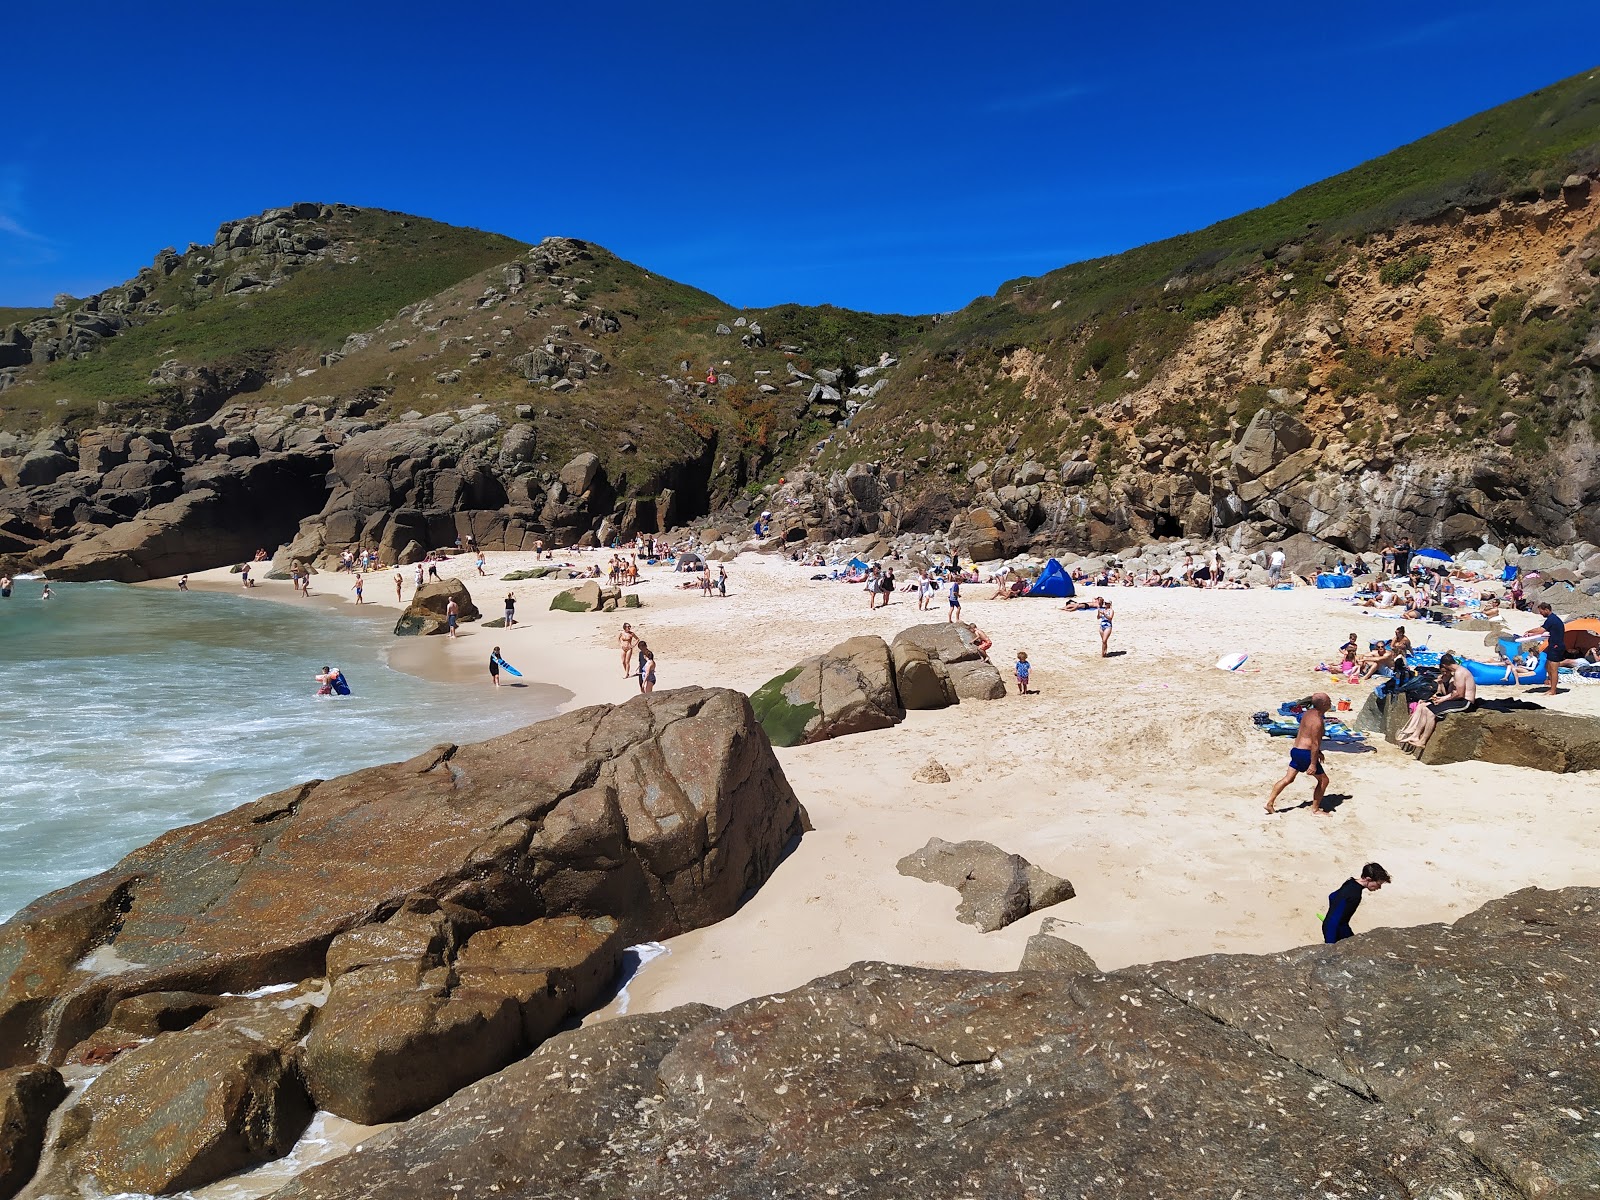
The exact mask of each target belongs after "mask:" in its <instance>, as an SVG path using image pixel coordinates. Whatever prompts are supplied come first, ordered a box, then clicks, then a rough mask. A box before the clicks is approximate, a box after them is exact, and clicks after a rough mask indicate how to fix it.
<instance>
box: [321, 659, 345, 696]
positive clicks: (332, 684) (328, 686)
mask: <svg viewBox="0 0 1600 1200" xmlns="http://www.w3.org/2000/svg"><path fill="white" fill-rule="evenodd" d="M317 682H318V683H319V684H321V685H322V686H321V687H319V688H318V689H317V695H319V696H348V695H349V694H350V683H349V681H348V680H346V679H345V677H344V672H343V671H341V670H339V668H338V667H327V666H325V667H323V668H322V670H321V671H320V672H319V673H318V674H317Z"/></svg>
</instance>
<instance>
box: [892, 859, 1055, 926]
mask: <svg viewBox="0 0 1600 1200" xmlns="http://www.w3.org/2000/svg"><path fill="white" fill-rule="evenodd" d="M895 869H896V870H898V871H899V872H900V874H902V875H909V876H911V877H912V878H914V879H925V880H927V881H928V882H929V883H942V884H946V885H947V886H949V887H953V888H955V889H956V890H957V891H958V892H960V893H961V903H960V904H959V905H958V906H957V908H956V918H957V919H958V920H961V921H965V922H966V923H967V924H968V925H976V926H977V927H978V928H979V929H981V930H983V931H984V932H985V933H993V932H994V931H995V930H996V929H1004V928H1005V927H1006V926H1007V925H1009V924H1011V922H1013V921H1015V920H1017V919H1018V918H1020V917H1025V916H1027V915H1028V914H1029V913H1031V912H1037V911H1038V910H1039V909H1041V908H1049V907H1050V906H1051V905H1052V904H1060V903H1061V902H1062V901H1063V900H1070V899H1072V897H1073V896H1075V895H1077V893H1076V892H1075V891H1073V888H1072V885H1071V884H1070V883H1068V882H1067V881H1066V880H1065V879H1058V878H1057V877H1056V876H1054V875H1052V874H1050V872H1048V871H1046V870H1043V869H1041V868H1039V867H1036V866H1034V865H1033V864H1032V863H1030V862H1029V861H1028V860H1027V859H1025V858H1023V857H1022V856H1021V855H1020V854H1007V853H1006V852H1005V851H1004V850H1000V849H998V848H996V847H994V846H991V845H990V844H989V843H988V842H976V841H969V842H947V841H945V840H943V839H942V838H929V839H928V844H927V845H926V846H924V847H923V848H922V849H921V850H918V851H917V852H916V853H915V854H908V855H906V856H905V857H904V858H902V859H901V860H900V861H899V862H898V863H896V864H895Z"/></svg>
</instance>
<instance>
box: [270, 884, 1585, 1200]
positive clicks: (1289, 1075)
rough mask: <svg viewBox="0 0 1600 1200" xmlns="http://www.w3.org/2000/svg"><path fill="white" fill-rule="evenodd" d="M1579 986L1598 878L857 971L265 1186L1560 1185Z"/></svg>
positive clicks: (696, 1021) (303, 1189) (563, 1039)
mask: <svg viewBox="0 0 1600 1200" xmlns="http://www.w3.org/2000/svg"><path fill="white" fill-rule="evenodd" d="M1597 986H1600V890H1596V889H1589V888H1572V889H1568V890H1566V891H1561V892H1542V891H1537V890H1534V889H1529V890H1527V891H1524V892H1519V893H1516V894H1515V895H1513V896H1509V897H1507V898H1505V899H1504V900H1500V901H1495V902H1494V903H1491V904H1489V905H1487V906H1485V907H1484V908H1482V909H1480V910H1479V911H1478V912H1476V913H1473V914H1471V915H1469V916H1467V917H1464V918H1462V919H1461V920H1460V921H1458V922H1456V924H1455V925H1453V926H1447V925H1431V926H1424V927H1422V928H1419V929H1386V930H1378V931H1374V932H1367V933H1363V934H1361V935H1360V936H1359V937H1357V938H1355V939H1353V940H1351V941H1347V942H1343V943H1341V944H1339V945H1337V946H1322V945H1316V946H1307V947H1304V948H1302V949H1298V950H1291V951H1288V952H1285V953H1282V954H1274V955H1263V956H1250V955H1226V956H1225V955H1216V956H1211V957H1206V958H1199V959H1190V960H1186V961H1183V962H1175V963H1161V964H1157V965H1154V966H1148V967H1130V968H1128V969H1126V970H1123V971H1116V972H1112V973H1110V974H1106V975H1099V974H1096V973H1093V972H1028V973H1022V974H1007V973H999V974H991V973H984V972H960V971H935V970H928V969H923V968H914V967H903V966H887V965H883V964H877V963H862V964H857V965H855V966H853V967H850V968H848V969H847V970H844V971H841V972H838V973H837V974H834V975H830V976H827V977H825V978H822V979H818V980H815V981H813V982H812V983H809V984H807V985H805V986H804V987H801V988H799V989H796V990H795V991H792V992H789V993H787V994H785V995H781V996H768V997H762V998H760V999H756V1000H752V1001H750V1002H748V1003H745V1004H741V1005H739V1006H737V1007H735V1008H732V1009H730V1010H728V1011H726V1012H721V1013H718V1012H715V1011H714V1010H707V1009H703V1008H696V1007H691V1008H683V1009H676V1010H673V1011H671V1012H667V1013H659V1014H651V1015H641V1016H630V1017H623V1018H621V1019H619V1020H617V1021H613V1022H609V1023H606V1024H601V1025H596V1026H590V1027H588V1028H584V1029H579V1030H575V1031H573V1032H570V1033H565V1034H561V1035H559V1036H557V1037H556V1038H554V1039H552V1040H551V1041H549V1042H547V1043H546V1044H545V1045H544V1046H543V1047H542V1048H541V1049H540V1050H539V1051H537V1052H536V1053H535V1054H534V1055H533V1056H532V1057H530V1058H528V1059H526V1060H525V1061H523V1062H520V1063H518V1064H516V1065H514V1066H512V1067H510V1068H508V1069H507V1070H506V1071H503V1072H501V1073H500V1074H498V1075H495V1076H491V1077H490V1078H488V1079H485V1080H482V1081H480V1082H479V1083H477V1084H474V1085H473V1086H472V1087H471V1088H468V1089H466V1090H465V1091H463V1092H461V1093H459V1094H458V1095H456V1096H454V1097H452V1098H451V1099H450V1100H448V1101H447V1102H445V1103H444V1104H443V1105H441V1106H439V1107H438V1108H436V1109H434V1110H433V1111H431V1112H428V1113H425V1114H423V1115H422V1116H419V1117H417V1118H415V1119H414V1120H412V1121H409V1122H407V1123H406V1124H404V1125H399V1126H396V1127H395V1128H393V1129H390V1130H388V1131H387V1132H385V1133H383V1134H380V1135H378V1136H376V1137H375V1138H373V1139H371V1140H370V1141H368V1142H367V1143H366V1144H365V1146H364V1147H363V1149H362V1152H361V1153H359V1154H353V1155H350V1156H348V1157H346V1158H344V1159H341V1160H339V1161H336V1162H333V1163H329V1164H325V1165H323V1166H320V1167H316V1168H313V1169H312V1170H311V1171H308V1172H307V1173H306V1174H304V1175H302V1176H301V1177H300V1178H299V1179H297V1180H295V1181H294V1182H293V1183H292V1184H290V1185H289V1186H288V1187H287V1188H286V1189H284V1190H283V1191H281V1192H279V1193H278V1194H277V1200H367V1198H368V1197H373V1196H382V1197H384V1198H385V1200H422V1198H424V1197H426V1198H427V1200H432V1198H434V1197H437V1196H441V1195H460V1196H486V1195H491V1194H494V1195H507V1196H522V1197H533V1196H540V1197H544V1196H550V1197H556V1196H568V1195H583V1196H695V1197H703V1198H705V1200H754V1198H756V1197H762V1198H763V1200H767V1198H772V1197H778V1198H784V1200H788V1198H793V1200H799V1198H801V1197H807V1198H809V1197H814V1196H830V1195H838V1196H853V1197H861V1198H866V1200H879V1198H882V1200H900V1198H901V1197H906V1196H984V1197H1001V1198H1005V1200H1023V1198H1025V1197H1031V1196H1088V1197H1108V1198H1109V1197H1124V1196H1160V1197H1168V1196H1194V1197H1206V1198H1212V1197H1215V1198H1218V1200H1227V1198H1230V1197H1249V1198H1250V1200H1305V1198H1306V1197H1308V1196H1317V1197H1321V1196H1372V1197H1393V1198H1395V1200H1401V1198H1411V1200H1447V1198H1449V1197H1468V1196H1470V1197H1472V1198H1473V1200H1522V1198H1524V1197H1529V1196H1548V1197H1558V1196H1573V1197H1576V1196H1581V1195H1585V1194H1587V1190H1588V1189H1589V1188H1591V1187H1592V1185H1593V1183H1594V1181H1595V1179H1596V1178H1600V1153H1597V1150H1596V1147H1595V1139H1594V1138H1592V1137H1591V1136H1590V1132H1591V1131H1590V1130H1589V1128H1588V1125H1589V1120H1590V1114H1591V1113H1592V1112H1593V1111H1594V1109H1595V1107H1596V1103H1597V1100H1600V1059H1597V1058H1596V1056H1595V1054H1594V1052H1593V1034H1592V1033H1591V1032H1590V1026H1591V1025H1592V1024H1593V1022H1592V1019H1591V1018H1590V1016H1589V1011H1590V1009H1591V1007H1592V1005H1591V997H1592V995H1593V993H1594V990H1595V988H1596V987H1597ZM508 1114H514V1119H508Z"/></svg>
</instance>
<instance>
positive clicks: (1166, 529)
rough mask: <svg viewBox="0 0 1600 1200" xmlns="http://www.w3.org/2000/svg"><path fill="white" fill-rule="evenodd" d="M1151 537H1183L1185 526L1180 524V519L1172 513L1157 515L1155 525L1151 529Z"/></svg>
mask: <svg viewBox="0 0 1600 1200" xmlns="http://www.w3.org/2000/svg"><path fill="white" fill-rule="evenodd" d="M1150 535H1151V536H1152V537H1158V538H1178V537H1182V536H1183V526H1181V525H1179V524H1178V518H1177V517H1175V516H1173V515H1172V514H1171V513H1157V514H1156V520H1155V524H1154V525H1152V526H1151V527H1150Z"/></svg>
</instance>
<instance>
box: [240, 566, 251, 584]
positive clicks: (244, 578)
mask: <svg viewBox="0 0 1600 1200" xmlns="http://www.w3.org/2000/svg"><path fill="white" fill-rule="evenodd" d="M239 580H240V582H241V583H243V584H244V586H245V587H249V586H250V564H249V563H245V564H244V565H243V566H242V567H240V568H239Z"/></svg>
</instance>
